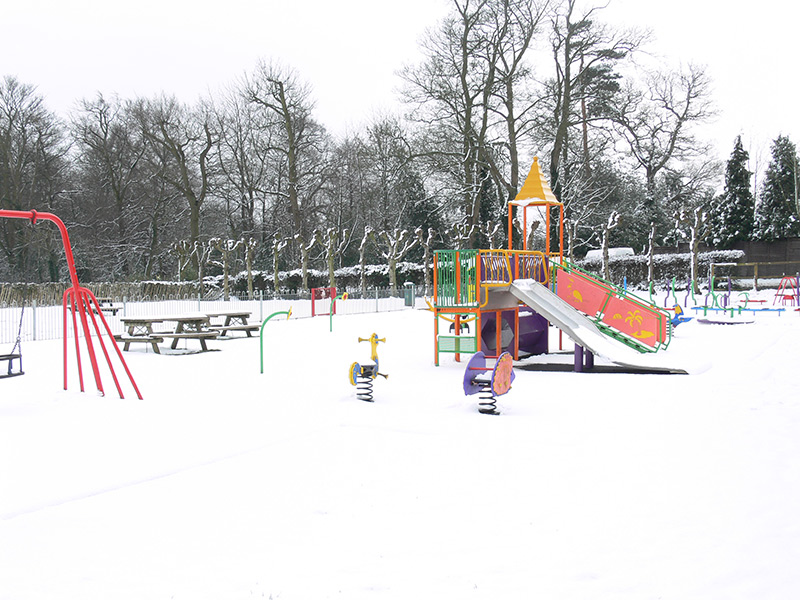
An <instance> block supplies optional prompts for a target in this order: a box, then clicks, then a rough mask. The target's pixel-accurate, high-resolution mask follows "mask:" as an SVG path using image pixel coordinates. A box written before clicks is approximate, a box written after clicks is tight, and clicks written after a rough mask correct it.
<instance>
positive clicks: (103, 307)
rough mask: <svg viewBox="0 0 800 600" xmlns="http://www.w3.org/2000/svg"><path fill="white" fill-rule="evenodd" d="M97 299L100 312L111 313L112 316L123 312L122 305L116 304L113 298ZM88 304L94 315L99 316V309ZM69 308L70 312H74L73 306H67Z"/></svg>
mask: <svg viewBox="0 0 800 600" xmlns="http://www.w3.org/2000/svg"><path fill="white" fill-rule="evenodd" d="M95 299H96V300H97V304H98V305H99V306H100V312H104V313H111V314H112V315H116V314H117V313H118V312H119V311H121V310H122V305H120V304H114V302H113V301H112V300H111V298H105V297H97V296H95ZM88 304H89V305H90V307H91V309H92V312H93V313H94V314H97V309H96V308H95V306H94V305H93V304H92V303H91V302H89V303H88ZM67 308H68V309H69V310H72V304H67Z"/></svg>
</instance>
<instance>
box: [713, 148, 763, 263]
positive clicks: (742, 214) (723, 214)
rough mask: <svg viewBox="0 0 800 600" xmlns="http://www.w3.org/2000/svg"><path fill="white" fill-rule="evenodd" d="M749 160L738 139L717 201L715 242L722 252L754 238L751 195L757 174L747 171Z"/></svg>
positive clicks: (753, 200)
mask: <svg viewBox="0 0 800 600" xmlns="http://www.w3.org/2000/svg"><path fill="white" fill-rule="evenodd" d="M749 158H750V156H749V155H748V153H747V151H746V150H745V149H744V148H743V147H742V136H737V137H736V141H735V142H734V145H733V152H732V153H731V157H730V158H729V159H728V164H727V166H726V168H725V189H724V191H723V192H722V196H721V197H719V198H717V199H716V202H715V204H716V206H715V210H714V211H713V224H712V227H713V238H712V239H713V242H714V244H715V245H716V246H718V247H720V248H730V247H731V246H732V245H733V244H734V243H735V242H740V241H745V240H749V239H750V237H751V236H752V234H753V227H754V225H755V215H754V214H753V213H754V208H755V199H754V198H753V193H752V192H751V191H750V177H751V176H752V175H753V173H752V172H751V171H749V170H748V169H747V161H748V159H749Z"/></svg>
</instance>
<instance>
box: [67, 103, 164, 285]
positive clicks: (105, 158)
mask: <svg viewBox="0 0 800 600" xmlns="http://www.w3.org/2000/svg"><path fill="white" fill-rule="evenodd" d="M71 129H72V136H73V139H74V140H75V142H76V144H75V150H76V153H75V162H76V163H77V164H76V167H77V168H76V176H77V179H78V181H79V185H80V187H81V203H80V213H81V217H82V221H83V224H84V225H85V226H86V227H88V228H91V229H92V230H93V231H92V233H93V236H94V238H95V240H96V245H97V247H98V248H97V249H98V250H100V252H99V254H100V261H99V262H102V267H101V268H102V270H103V271H104V272H106V273H108V272H110V274H111V275H112V276H113V275H121V276H123V277H128V276H130V275H131V274H133V273H134V272H135V271H136V270H138V269H137V263H139V261H141V260H142V259H143V258H144V257H145V254H144V253H143V252H142V250H143V249H145V248H146V244H147V238H148V236H147V233H148V232H147V229H146V227H143V226H142V225H145V224H146V223H147V218H146V216H145V215H146V214H148V212H150V211H148V208H150V207H149V206H148V202H147V201H146V198H147V196H148V195H147V194H145V193H144V190H143V182H144V181H145V180H146V178H147V176H148V173H147V170H146V169H145V168H144V166H143V163H144V161H143V160H142V159H143V157H144V155H145V152H146V151H147V143H146V141H145V138H144V136H143V135H142V134H141V130H140V128H139V127H137V126H136V123H135V122H134V119H133V116H132V114H131V111H130V110H129V108H128V105H127V104H125V103H123V102H121V101H120V100H119V99H116V98H114V99H111V100H107V99H106V98H104V97H103V96H102V95H101V94H98V95H97V97H96V98H95V99H94V100H91V101H88V100H84V101H82V102H81V107H80V110H79V112H77V113H76V114H75V115H74V117H73V119H72V128H71ZM150 201H151V202H153V204H151V206H153V205H154V204H155V203H156V202H158V200H157V199H155V198H152V197H151V198H150ZM139 268H141V267H139Z"/></svg>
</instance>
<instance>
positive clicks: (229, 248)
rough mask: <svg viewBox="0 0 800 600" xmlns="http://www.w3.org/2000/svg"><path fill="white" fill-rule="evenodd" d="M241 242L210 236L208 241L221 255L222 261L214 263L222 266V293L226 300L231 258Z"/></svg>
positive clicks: (228, 291)
mask: <svg viewBox="0 0 800 600" xmlns="http://www.w3.org/2000/svg"><path fill="white" fill-rule="evenodd" d="M242 244H243V241H242V240H223V239H222V238H211V239H210V240H209V241H208V245H209V247H210V248H214V249H215V250H216V251H217V252H219V253H220V255H221V257H222V261H221V262H219V261H218V262H216V263H215V264H217V265H218V266H221V267H222V293H223V298H224V299H225V301H226V302H227V301H228V300H230V264H231V260H232V258H233V257H234V256H235V254H236V251H237V250H238V249H239V247H240V246H241V245H242Z"/></svg>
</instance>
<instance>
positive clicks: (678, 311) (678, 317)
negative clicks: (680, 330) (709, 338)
mask: <svg viewBox="0 0 800 600" xmlns="http://www.w3.org/2000/svg"><path fill="white" fill-rule="evenodd" d="M672 310H673V311H674V312H675V316H674V317H672V319H671V320H670V323H672V326H673V327H677V326H678V325H680V324H681V323H686V322H687V321H691V320H692V317H687V316H686V313H685V312H683V309H682V308H681V305H680V304H676V305H675V308H673V309H672Z"/></svg>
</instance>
